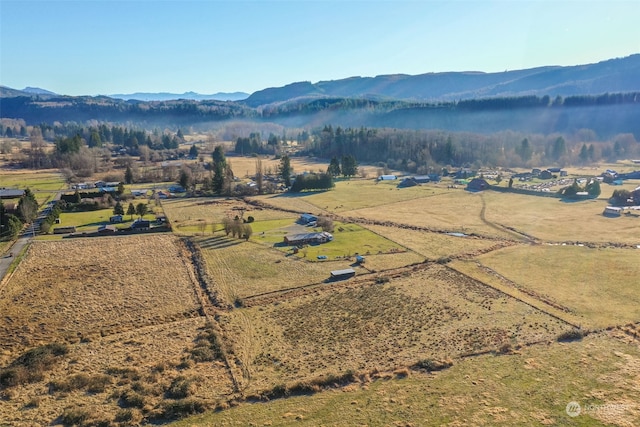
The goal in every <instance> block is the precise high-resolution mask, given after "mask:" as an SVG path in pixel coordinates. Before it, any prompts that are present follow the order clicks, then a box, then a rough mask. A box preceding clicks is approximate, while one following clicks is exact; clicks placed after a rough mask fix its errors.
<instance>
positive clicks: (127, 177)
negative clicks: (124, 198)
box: [124, 166, 133, 184]
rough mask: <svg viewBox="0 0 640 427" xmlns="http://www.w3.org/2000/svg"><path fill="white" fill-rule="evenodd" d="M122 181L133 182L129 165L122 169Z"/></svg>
mask: <svg viewBox="0 0 640 427" xmlns="http://www.w3.org/2000/svg"><path fill="white" fill-rule="evenodd" d="M124 182H126V183H127V184H133V171H132V170H131V166H127V170H126V171H124Z"/></svg>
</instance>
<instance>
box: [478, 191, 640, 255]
mask: <svg viewBox="0 0 640 427" xmlns="http://www.w3.org/2000/svg"><path fill="white" fill-rule="evenodd" d="M632 185H635V184H632ZM638 185H640V183H638ZM610 188H612V187H608V186H603V193H604V192H605V191H607V192H608V193H609V194H608V195H607V196H606V197H607V198H608V197H611V194H612V193H613V190H611V189H610ZM482 198H484V200H485V203H486V214H485V215H486V219H487V220H488V221H490V222H492V223H496V224H501V225H505V226H508V227H513V228H515V229H517V230H519V231H521V232H524V233H526V234H529V235H532V236H534V237H536V238H538V239H542V240H546V241H552V242H565V241H581V242H596V243H607V242H619V243H628V244H634V245H638V244H640V233H638V231H637V230H638V227H640V216H631V217H628V216H626V215H622V216H621V217H618V218H610V217H605V216H603V215H602V212H603V211H604V208H605V206H607V202H606V201H605V200H600V199H596V200H588V201H581V202H574V203H568V202H563V201H561V200H560V199H555V198H547V197H534V196H525V195H520V194H501V193H496V192H492V191H485V192H483V193H482Z"/></svg>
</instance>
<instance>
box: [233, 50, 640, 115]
mask: <svg viewBox="0 0 640 427" xmlns="http://www.w3.org/2000/svg"><path fill="white" fill-rule="evenodd" d="M638 90H640V54H635V55H631V56H628V57H625V58H616V59H610V60H607V61H602V62H598V63H596V64H587V65H576V66H568V67H562V66H547V67H538V68H530V69H525V70H517V71H504V72H500V73H483V72H445V73H427V74H420V75H406V74H393V75H382V76H376V77H351V78H347V79H342V80H331V81H320V82H317V83H311V82H298V83H292V84H289V85H286V86H284V87H279V88H268V89H264V90H260V91H257V92H254V93H253V94H251V96H249V97H248V98H247V99H246V100H245V101H244V103H245V104H246V105H248V106H250V107H258V106H260V105H265V104H272V103H277V102H284V101H287V100H291V99H294V98H300V97H303V98H321V97H342V98H367V99H375V98H377V99H396V100H406V101H426V102H443V101H458V100H463V99H478V98H492V97H516V96H528V95H536V96H545V95H548V96H551V97H555V96H573V95H594V94H602V93H614V92H634V91H638Z"/></svg>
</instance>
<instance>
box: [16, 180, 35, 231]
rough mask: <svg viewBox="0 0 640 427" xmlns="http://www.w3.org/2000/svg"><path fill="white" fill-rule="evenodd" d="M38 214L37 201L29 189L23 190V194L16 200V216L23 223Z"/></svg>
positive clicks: (31, 219)
mask: <svg viewBox="0 0 640 427" xmlns="http://www.w3.org/2000/svg"><path fill="white" fill-rule="evenodd" d="M37 215H38V202H37V201H36V197H35V196H34V195H33V193H32V192H31V190H29V189H28V188H27V189H26V190H24V195H23V196H22V197H21V198H20V201H19V202H18V216H19V218H20V220H21V221H22V222H23V223H29V222H31V221H33V220H34V219H35V218H36V216H37Z"/></svg>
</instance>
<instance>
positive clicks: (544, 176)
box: [538, 169, 553, 179]
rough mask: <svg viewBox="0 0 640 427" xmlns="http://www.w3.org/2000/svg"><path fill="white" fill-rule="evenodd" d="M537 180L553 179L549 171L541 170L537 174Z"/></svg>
mask: <svg viewBox="0 0 640 427" xmlns="http://www.w3.org/2000/svg"><path fill="white" fill-rule="evenodd" d="M538 178H540V179H551V178H553V174H552V173H551V170H550V169H546V170H543V171H542V172H540V173H539V174H538Z"/></svg>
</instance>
